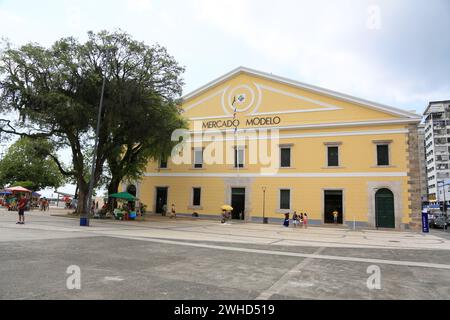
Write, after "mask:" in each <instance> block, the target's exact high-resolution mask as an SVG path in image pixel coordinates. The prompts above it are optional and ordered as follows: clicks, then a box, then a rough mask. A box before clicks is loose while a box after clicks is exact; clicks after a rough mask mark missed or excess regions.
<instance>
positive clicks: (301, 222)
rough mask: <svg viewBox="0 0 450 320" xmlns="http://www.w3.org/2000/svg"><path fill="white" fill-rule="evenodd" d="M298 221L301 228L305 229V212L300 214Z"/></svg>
mask: <svg viewBox="0 0 450 320" xmlns="http://www.w3.org/2000/svg"><path fill="white" fill-rule="evenodd" d="M298 220H299V222H300V227H301V228H302V227H303V212H300V216H299V217H298Z"/></svg>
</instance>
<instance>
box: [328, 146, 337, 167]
mask: <svg viewBox="0 0 450 320" xmlns="http://www.w3.org/2000/svg"><path fill="white" fill-rule="evenodd" d="M327 149H328V166H329V167H338V166H339V147H338V146H329V147H328V148H327Z"/></svg>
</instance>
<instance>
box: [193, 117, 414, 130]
mask: <svg viewBox="0 0 450 320" xmlns="http://www.w3.org/2000/svg"><path fill="white" fill-rule="evenodd" d="M418 122H420V119H408V118H407V119H393V120H392V119H389V120H370V121H353V122H331V123H315V124H301V125H292V126H273V127H269V126H266V127H249V128H239V129H238V130H237V131H238V132H245V131H246V130H251V131H254V130H261V129H262V130H265V129H277V130H295V129H316V128H317V129H319V128H337V127H358V126H378V125H393V124H408V123H418ZM227 132H234V128H232V129H223V130H207V129H205V130H202V131H193V130H192V131H190V133H204V134H208V133H211V134H214V133H227Z"/></svg>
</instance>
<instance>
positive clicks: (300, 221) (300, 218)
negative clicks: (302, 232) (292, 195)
mask: <svg viewBox="0 0 450 320" xmlns="http://www.w3.org/2000/svg"><path fill="white" fill-rule="evenodd" d="M289 223H290V215H289V213H285V215H284V221H283V226H285V227H286V228H288V227H289ZM292 224H293V225H294V228H297V227H298V226H300V227H304V228H305V229H306V228H308V214H307V213H306V212H304V213H303V212H301V213H300V214H297V212H296V211H294V214H293V215H292Z"/></svg>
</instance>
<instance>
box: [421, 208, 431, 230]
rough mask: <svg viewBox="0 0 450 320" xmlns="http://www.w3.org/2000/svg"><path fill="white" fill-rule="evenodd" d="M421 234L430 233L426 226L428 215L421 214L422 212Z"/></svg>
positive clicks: (427, 225)
mask: <svg viewBox="0 0 450 320" xmlns="http://www.w3.org/2000/svg"><path fill="white" fill-rule="evenodd" d="M422 232H424V233H429V232H430V227H429V224H428V213H423V212H422Z"/></svg>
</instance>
